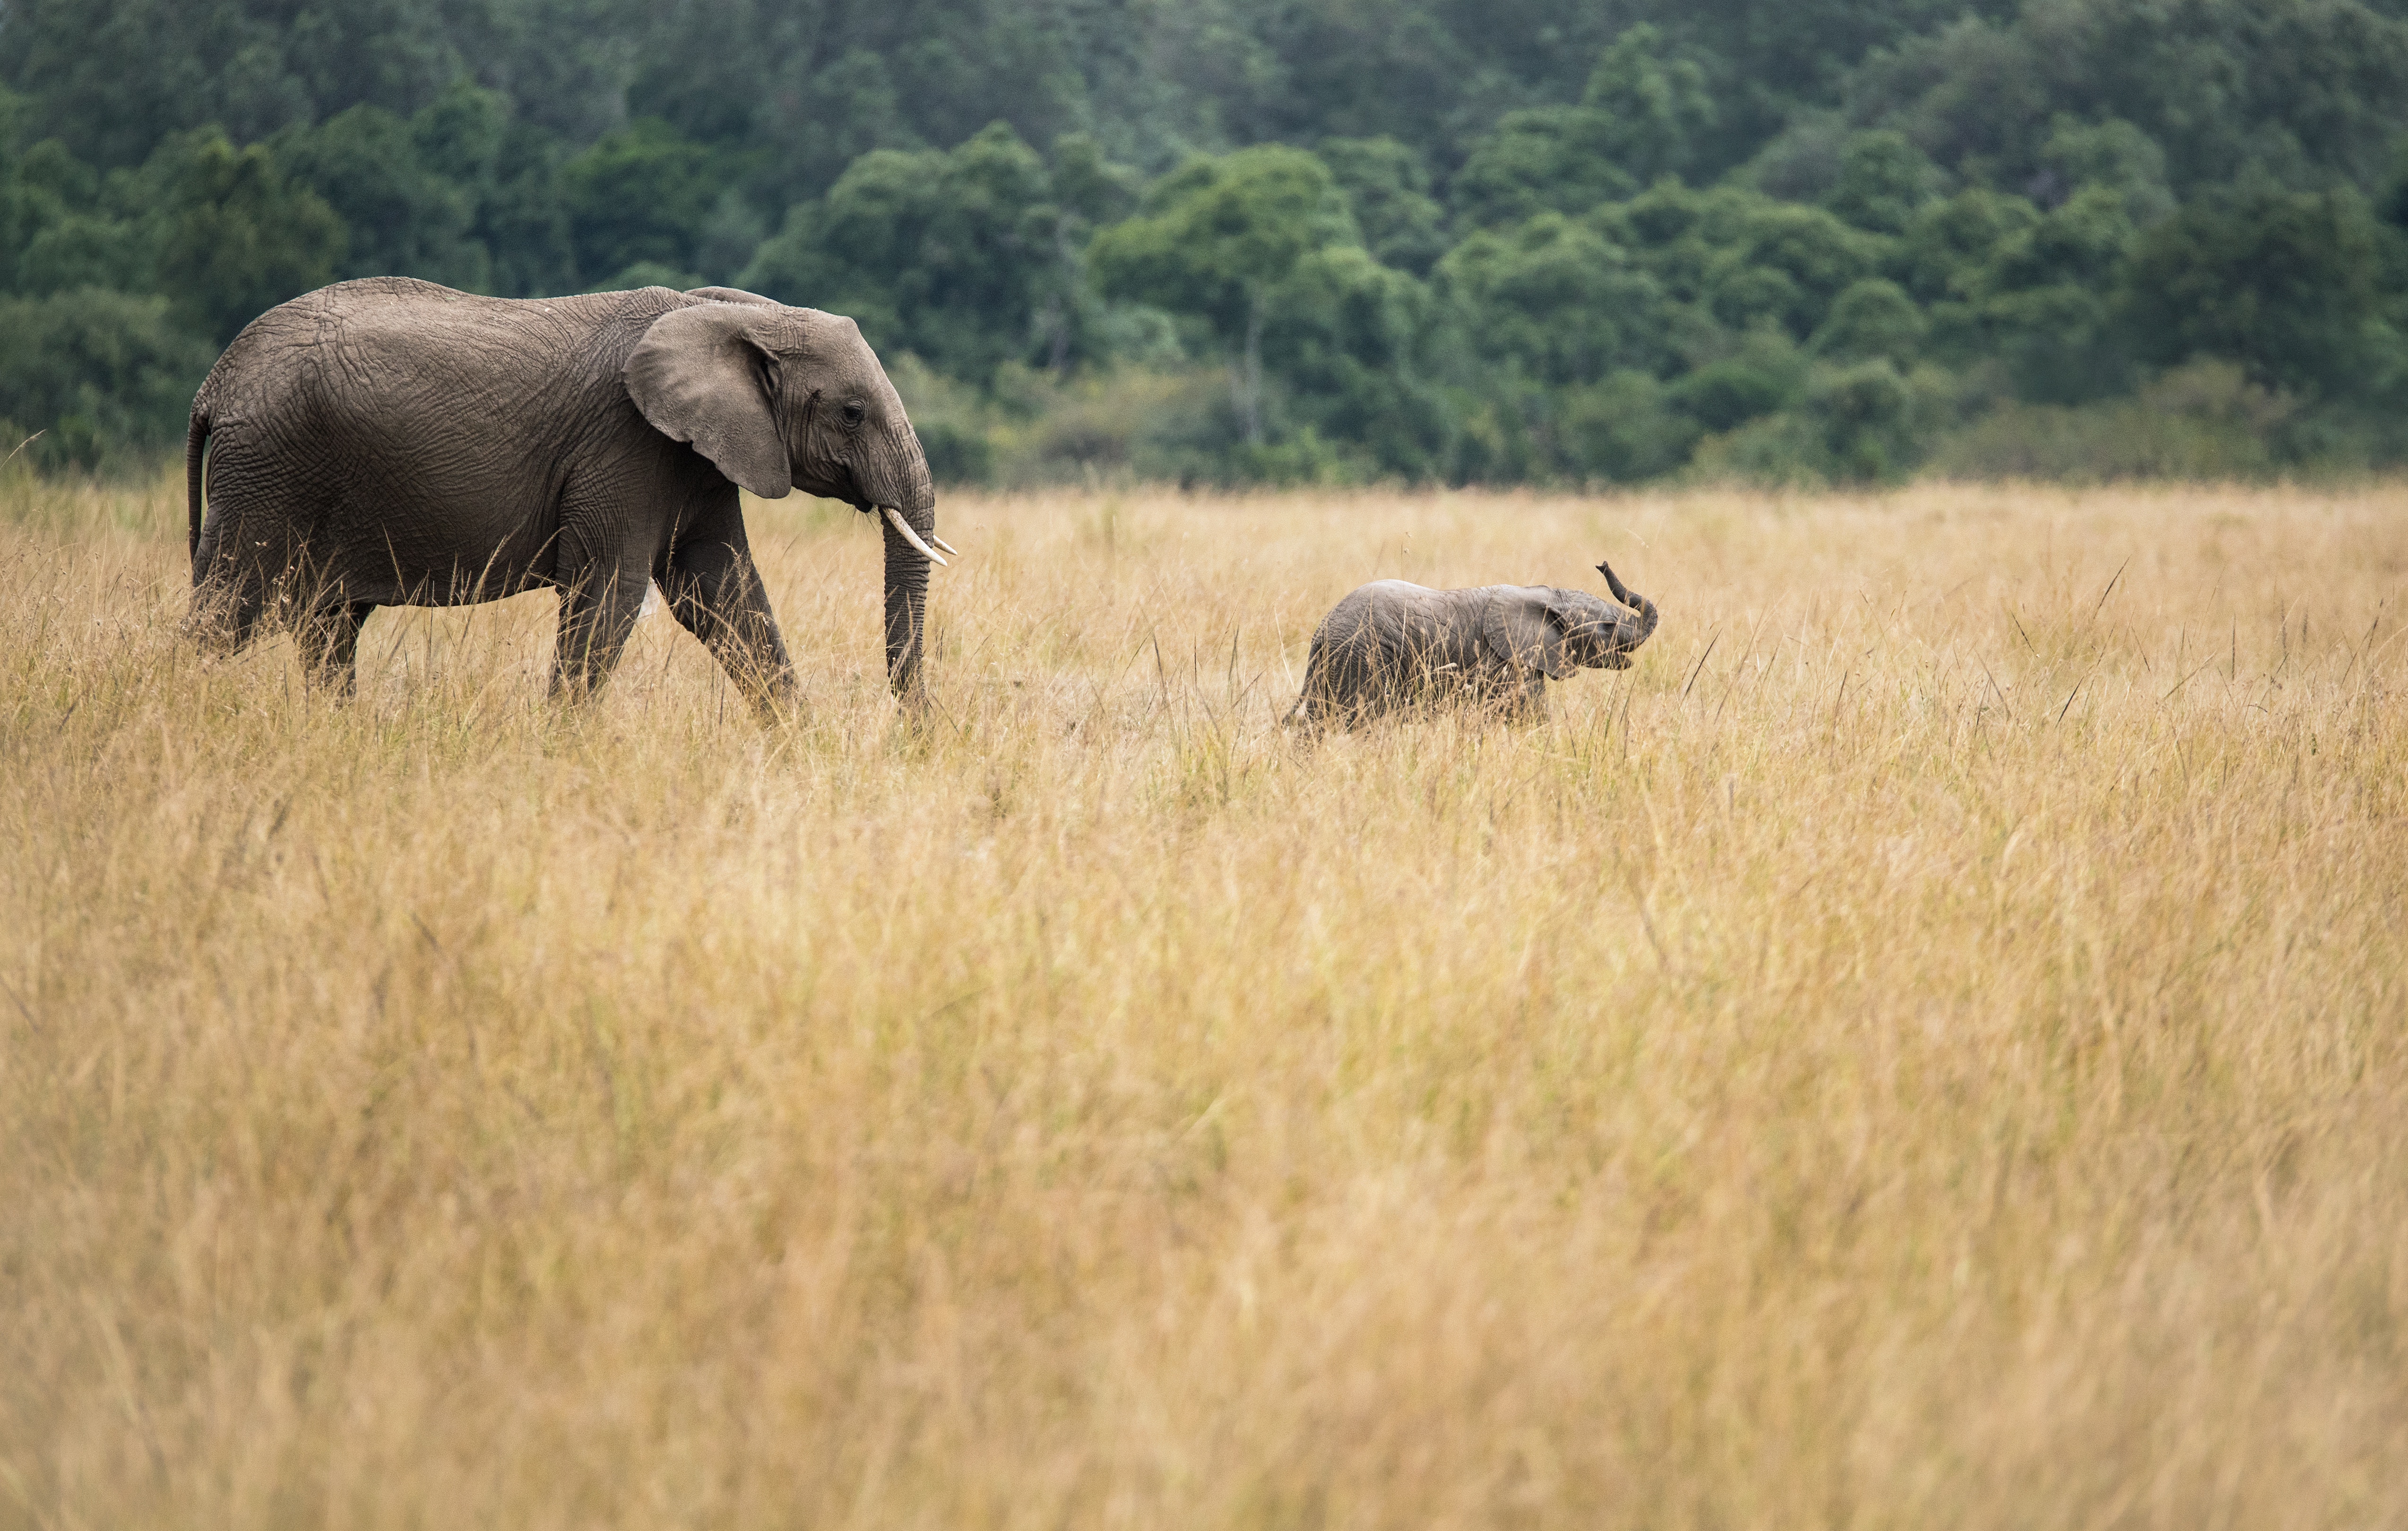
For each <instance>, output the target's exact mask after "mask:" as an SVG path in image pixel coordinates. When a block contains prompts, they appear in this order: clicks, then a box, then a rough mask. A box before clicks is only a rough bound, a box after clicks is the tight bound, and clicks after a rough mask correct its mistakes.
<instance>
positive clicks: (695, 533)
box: [184, 277, 937, 713]
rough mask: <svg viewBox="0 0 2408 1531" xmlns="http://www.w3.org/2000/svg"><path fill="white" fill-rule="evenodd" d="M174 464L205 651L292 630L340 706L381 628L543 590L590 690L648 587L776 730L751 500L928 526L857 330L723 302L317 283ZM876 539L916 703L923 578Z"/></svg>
mask: <svg viewBox="0 0 2408 1531" xmlns="http://www.w3.org/2000/svg"><path fill="white" fill-rule="evenodd" d="M204 451H206V453H207V473H208V481H207V497H206V506H205V504H204V487H203V455H204ZM184 463H185V476H186V479H187V490H188V493H189V496H190V501H191V505H190V510H191V539H192V554H193V627H194V629H195V631H196V632H197V634H198V635H199V637H201V638H202V640H203V642H204V643H205V644H206V645H208V647H210V648H211V649H214V650H216V651H233V650H236V649H239V648H240V647H241V646H242V645H243V644H244V643H246V642H248V641H249V640H250V639H251V637H253V636H254V635H255V634H256V633H257V632H259V631H260V630H261V629H262V628H263V626H267V625H290V626H291V627H292V628H293V629H294V632H295V633H296V635H297V636H298V637H299V638H300V640H301V647H302V652H303V655H304V658H305V659H306V661H307V662H308V667H309V670H310V672H311V674H312V676H313V677H314V678H316V679H317V680H322V681H324V682H327V683H330V684H332V685H334V686H336V687H337V688H338V689H341V690H345V691H348V690H349V689H350V688H351V683H352V676H353V661H354V655H355V653H356V651H357V649H358V645H359V636H360V624H361V622H364V621H365V620H366V617H367V615H368V613H369V612H371V611H373V610H375V609H376V608H378V607H380V606H453V605H462V604H466V603H468V602H474V601H489V600H496V599H499V598H501V597H503V596H506V595H514V594H518V593H520V592H522V591H527V590H537V589H547V588H548V589H555V590H557V591H559V592H560V641H559V646H558V649H557V651H555V653H554V655H553V660H552V694H554V695H563V694H566V695H572V696H574V695H580V694H585V693H588V692H590V691H591V690H592V689H593V688H594V687H595V686H597V685H599V684H600V683H601V681H602V680H604V679H605V678H607V677H608V676H609V673H610V669H611V666H612V665H615V664H616V663H617V661H618V658H619V651H620V649H621V647H622V646H623V645H624V643H625V642H626V640H627V635H628V633H629V632H630V631H631V630H632V629H633V627H634V626H635V622H636V617H637V614H638V611H639V610H640V609H641V606H642V602H643V598H644V591H645V584H646V582H647V581H648V580H656V581H658V582H659V585H660V588H661V594H662V595H663V596H664V597H665V598H666V599H667V605H668V609H669V610H670V611H671V612H673V613H675V615H676V617H677V620H678V621H679V622H682V623H683V624H684V625H685V626H686V628H687V629H688V630H689V631H691V632H692V633H693V634H694V635H695V637H698V638H700V639H702V641H703V642H704V643H705V644H706V645H708V646H709V647H710V651H711V652H712V654H714V655H715V656H717V658H718V660H719V662H720V663H721V664H722V665H724V666H725V667H726V670H727V673H728V674H729V675H730V676H732V677H734V678H735V680H736V681H737V683H738V685H739V686H740V687H741V688H742V689H743V690H744V692H745V693H746V694H747V695H748V696H749V697H751V699H752V700H753V703H754V704H755V705H756V706H757V707H759V708H761V709H762V710H763V711H764V712H765V713H774V712H775V711H777V710H778V709H779V708H781V706H782V705H783V704H785V703H787V702H788V701H790V700H791V698H792V696H793V694H794V689H795V676H794V666H793V665H792V663H791V662H790V661H789V659H788V658H787V654H786V644H785V639H784V637H782V636H781V634H780V633H779V631H778V621H777V618H776V617H775V616H774V615H773V614H772V613H771V611H770V609H769V598H768V595H767V593H766V592H765V591H763V589H762V588H761V580H760V577H759V575H758V574H757V573H756V571H755V570H754V567H753V555H752V551H751V550H750V548H749V546H748V545H747V543H746V540H745V536H744V520H743V516H742V514H741V512H740V511H739V509H738V502H737V494H736V490H737V486H738V484H741V485H742V486H744V487H745V488H746V489H749V490H751V491H752V492H753V494H758V495H761V496H762V497H763V498H765V499H778V498H780V497H781V496H783V495H784V494H786V493H787V492H788V490H789V489H800V490H802V491H804V492H805V493H806V494H818V495H824V496H826V497H828V498H831V499H839V500H844V501H847V502H849V503H850V504H852V505H853V506H854V507H855V508H859V509H862V510H871V509H872V508H877V507H882V506H893V507H895V508H897V509H898V510H900V511H901V512H902V513H903V516H904V518H905V519H906V520H907V521H908V522H910V524H911V527H912V529H913V530H914V531H916V532H918V533H919V534H920V536H921V537H922V539H923V540H925V539H927V538H929V537H933V536H934V535H935V532H936V507H937V497H936V492H935V490H934V488H933V487H932V486H931V485H930V483H929V480H928V465H927V460H926V459H925V457H924V456H922V454H921V451H920V441H919V437H918V436H915V435H914V434H913V433H912V430H911V422H910V420H908V419H907V418H905V415H904V412H903V403H902V400H900V399H898V398H897V397H896V394H895V388H894V385H893V384H891V383H890V382H888V381H887V379H886V373H885V370H884V369H883V368H882V367H881V366H880V365H879V364H878V358H877V357H876V356H875V355H874V354H873V353H872V352H871V351H870V349H869V346H868V344H867V342H866V341H864V340H863V339H862V337H861V332H860V331H859V330H858V329H857V328H855V327H854V325H853V321H852V320H850V319H845V318H841V317H839V316H838V315H835V314H824V313H821V312H819V311H818V310H816V309H811V308H786V307H785V306H783V305H782V304H777V303H772V302H770V301H769V300H768V299H767V298H763V297H756V296H754V295H753V294H752V293H738V292H736V291H733V290H732V289H727V288H703V289H701V290H699V291H697V292H694V293H673V292H671V291H669V290H668V289H667V288H665V287H647V288H644V289H642V290H640V291H637V292H627V293H593V294H589V295H586V296H582V297H561V298H539V299H533V300H526V301H519V300H510V299H503V298H488V297H476V296H473V295H471V294H469V293H455V292H453V291H452V290H451V289H450V288H447V287H437V286H436V285H435V284H434V283H432V282H423V281H414V280H411V279H407V278H401V277H372V278H368V279H365V280H361V281H347V282H340V283H337V285H335V286H333V287H327V288H322V289H321V290H319V291H318V292H315V293H309V294H308V295H307V296H304V297H298V298H295V299H294V300H293V301H292V302H290V303H287V304H284V305H282V306H281V307H279V308H273V309H270V310H269V311H268V312H267V313H265V314H263V315H261V316H260V317H259V318H258V319H256V320H254V321H252V322H251V325H250V326H249V327H248V328H246V329H245V330H244V331H243V332H242V334H241V335H239V336H236V338H235V342H234V344H233V345H231V346H229V347H227V348H226V352H225V354H224V355H223V356H222V357H220V358H219V359H218V364H217V365H216V366H215V367H214V368H212V369H211V370H210V373H209V376H208V381H207V382H205V383H204V384H202V386H201V392H200V394H199V396H198V397H197V398H195V399H194V400H193V422H192V432H191V435H190V436H189V437H188V438H187V442H186V446H185V454H184ZM205 510H206V519H205V516H204V512H205ZM878 519H879V525H880V529H881V530H882V532H883V533H884V535H885V538H886V674H887V680H888V681H889V682H890V683H891V684H892V685H893V687H894V689H895V691H896V694H898V695H904V696H907V697H916V696H917V694H918V686H919V670H920V637H921V634H922V632H923V631H924V619H925V609H926V599H927V587H928V560H927V559H926V558H925V556H923V555H922V554H921V553H920V552H919V551H916V550H914V549H913V548H912V547H911V546H910V543H909V542H907V541H906V540H905V539H904V538H903V537H901V536H899V535H898V534H897V533H896V530H895V528H894V527H893V526H892V525H889V524H888V523H887V522H886V520H885V518H884V517H883V516H881V517H879V518H878Z"/></svg>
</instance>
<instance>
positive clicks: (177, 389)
mask: <svg viewBox="0 0 2408 1531" xmlns="http://www.w3.org/2000/svg"><path fill="white" fill-rule="evenodd" d="M213 354H214V352H213V351H212V348H211V347H210V346H209V344H208V341H206V340H203V339H199V338H196V337H195V336H192V335H190V334H188V333H186V332H185V331H183V330H181V329H179V328H178V327H177V326H176V325H175V324H174V323H173V322H171V320H170V319H169V316H168V312H167V300H166V299H165V298H164V297H159V296H156V295H140V296H137V295H134V294H129V293H113V292H108V291H107V290H105V289H101V288H92V287H82V288H75V289H72V290H69V291H66V292H60V293H50V294H47V295H44V296H40V297H30V298H7V299H0V356H5V357H7V365H5V366H0V421H6V422H8V423H9V425H11V426H13V427H14V429H15V430H16V431H21V432H28V433H30V432H36V431H38V432H40V433H41V435H40V436H38V437H37V438H36V440H35V441H34V442H33V444H32V445H31V446H30V447H29V448H28V449H27V454H28V455H29V456H31V457H32V458H33V459H34V461H35V462H36V463H38V464H40V465H44V466H48V467H53V468H58V467H77V468H85V469H91V468H99V467H108V466H115V465H120V464H123V465H135V464H136V463H139V462H140V461H142V460H143V458H144V457H145V455H146V454H150V453H155V452H157V451H160V450H161V449H164V448H165V447H166V446H167V445H168V444H170V443H171V442H174V441H177V440H179V439H181V437H182V436H183V427H184V416H185V411H186V410H187V408H190V406H191V404H192V402H193V390H194V389H195V388H197V387H199V386H200V381H201V378H202V376H203V375H204V374H206V373H207V372H208V365H209V361H210V358H211V356H212V355H213ZM17 446H18V441H17V439H16V437H15V436H13V435H12V436H10V438H9V440H8V441H7V446H6V447H0V451H14V450H16V448H17Z"/></svg>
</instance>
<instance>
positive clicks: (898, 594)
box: [878, 436, 937, 700]
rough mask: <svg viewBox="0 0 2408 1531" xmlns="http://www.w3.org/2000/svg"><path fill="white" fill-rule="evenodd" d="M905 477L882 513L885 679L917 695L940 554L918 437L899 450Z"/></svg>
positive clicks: (906, 694) (932, 494) (933, 499)
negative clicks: (933, 569) (933, 571)
mask: <svg viewBox="0 0 2408 1531" xmlns="http://www.w3.org/2000/svg"><path fill="white" fill-rule="evenodd" d="M899 455H901V456H902V457H903V458H904V461H903V462H902V463H900V464H898V465H897V466H899V467H900V468H901V469H902V470H903V471H902V472H901V473H900V474H898V475H897V477H898V478H900V479H902V480H903V482H902V485H901V487H900V489H899V492H898V493H896V494H894V495H893V496H892V497H891V498H887V499H885V500H884V504H885V505H886V506H887V507H888V510H887V513H886V514H884V515H882V516H881V517H880V518H879V523H878V525H879V530H880V531H881V532H882V533H883V534H884V536H885V539H886V683H887V685H888V686H889V687H890V688H892V689H893V691H894V693H895V694H896V695H897V696H899V697H903V698H905V699H906V700H916V699H917V698H918V697H919V695H920V694H921V691H920V688H921V680H920V656H921V652H922V650H923V648H924V646H925V639H926V634H927V618H928V568H929V565H930V563H931V561H932V560H933V559H935V558H936V557H937V555H936V554H935V553H933V552H932V551H930V544H931V543H932V542H933V541H934V540H935V538H936V536H937V492H936V488H935V486H934V485H933V484H932V483H931V482H930V481H929V479H928V464H927V459H926V458H925V456H923V455H922V453H921V451H920V442H919V439H918V437H917V436H912V437H911V438H910V443H909V451H907V452H903V453H900V454H899Z"/></svg>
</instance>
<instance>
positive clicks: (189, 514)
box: [184, 405, 209, 558]
mask: <svg viewBox="0 0 2408 1531" xmlns="http://www.w3.org/2000/svg"><path fill="white" fill-rule="evenodd" d="M208 446H209V417H208V414H207V413H205V412H204V411H203V410H202V409H201V408H200V407H199V406H198V405H194V406H193V423H192V425H191V427H190V428H189V429H187V430H186V431H185V432H184V551H185V552H186V553H187V554H188V555H189V556H191V557H193V558H198V557H200V556H201V513H202V511H204V510H205V509H207V508H208V507H207V506H206V505H205V504H204V503H203V501H204V497H205V494H206V489H205V486H204V484H203V482H202V473H203V469H204V464H205V461H206V458H207V455H208Z"/></svg>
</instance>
